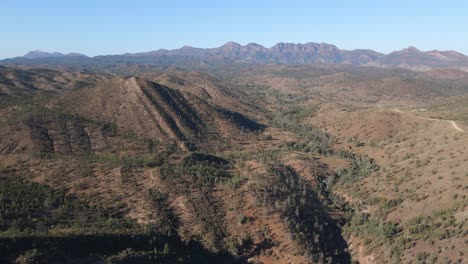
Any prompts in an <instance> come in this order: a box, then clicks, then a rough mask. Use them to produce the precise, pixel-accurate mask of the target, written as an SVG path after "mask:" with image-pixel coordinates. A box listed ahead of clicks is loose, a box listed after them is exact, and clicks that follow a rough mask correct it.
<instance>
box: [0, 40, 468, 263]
mask: <svg viewBox="0 0 468 264" xmlns="http://www.w3.org/2000/svg"><path fill="white" fill-rule="evenodd" d="M231 46H233V47H237V46H236V45H234V44H232V43H231ZM250 48H254V47H253V46H252V45H251V46H250ZM257 48H259V47H257ZM259 49H260V48H259ZM186 50H189V49H186ZM180 52H181V51H180ZM209 52H214V51H209ZM405 52H411V50H409V51H405ZM215 54H218V53H215ZM405 54H406V53H405ZM39 55H41V54H39ZM426 55H427V54H426ZM41 56H44V55H43V54H42V55H41ZM57 56H59V55H57ZM64 56H65V55H64ZM67 56H68V55H67ZM200 56H202V55H200ZM200 56H195V58H198V57H200ZM203 56H206V55H203ZM350 56H351V55H350ZM378 56H380V55H378ZM392 56H393V57H394V56H395V54H394V55H392ZM392 56H387V57H386V58H383V57H382V58H380V59H381V60H382V61H389V62H388V63H390V62H392V63H393V61H392V60H393V59H392ZM57 58H62V57H61V56H59V57H54V58H50V60H57ZM80 58H81V59H80V60H86V58H83V57H80ZM177 58H178V57H177ZM39 59H40V60H42V59H43V58H42V57H41V58H39ZM187 59H188V58H187V57H184V62H181V65H183V66H182V67H180V68H175V67H160V66H155V65H149V64H141V65H140V66H138V67H135V65H122V64H119V66H118V67H116V68H113V69H110V68H107V69H106V70H105V71H103V70H102V67H101V66H99V65H96V64H91V65H90V66H89V69H93V70H86V71H84V70H83V66H82V65H80V66H76V64H74V63H70V65H69V67H63V66H61V65H60V64H61V63H62V62H60V63H59V62H57V61H55V62H54V63H50V62H47V61H42V62H41V64H42V63H44V64H45V65H35V64H30V65H23V66H18V65H16V64H8V63H9V62H8V61H6V64H4V65H3V66H1V68H0V91H1V95H0V181H1V182H2V185H1V189H0V206H1V209H2V210H1V214H0V251H1V252H2V254H1V255H0V262H2V263H80V262H81V263H83V262H86V263H266V264H268V263H356V262H358V263H463V262H464V261H465V260H466V257H465V256H466V255H467V254H468V250H467V247H466V241H467V237H466V236H467V234H468V232H467V230H468V228H467V217H468V215H467V206H468V198H467V196H466V195H467V188H468V185H467V183H468V133H467V131H468V121H467V119H466V118H465V117H466V115H467V114H468V104H467V103H468V101H467V100H464V99H463V98H466V95H467V94H468V86H467V85H466V84H467V82H466V80H467V79H468V73H466V72H463V71H460V70H458V69H451V68H444V69H443V70H440V69H433V70H429V71H424V72H419V71H411V70H408V69H401V68H382V67H363V66H362V65H342V64H304V65H302V64H297V65H288V64H256V63H251V64H250V63H247V64H242V65H236V64H231V63H228V64H216V65H214V66H213V65H204V66H203V67H199V65H198V66H195V67H193V65H192V64H191V63H187V62H186V60H187ZM391 59H392V60H391ZM278 60H279V59H278ZM275 62H277V61H276V59H275ZM94 66H96V67H94ZM104 68H105V67H104ZM447 76H450V78H447Z"/></svg>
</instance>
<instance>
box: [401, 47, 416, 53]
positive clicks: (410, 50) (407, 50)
mask: <svg viewBox="0 0 468 264" xmlns="http://www.w3.org/2000/svg"><path fill="white" fill-rule="evenodd" d="M400 52H418V53H419V52H421V51H420V50H419V49H417V48H416V47H415V46H409V47H408V48H406V49H402V50H401V51H400Z"/></svg>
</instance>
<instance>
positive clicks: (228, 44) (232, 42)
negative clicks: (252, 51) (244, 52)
mask: <svg viewBox="0 0 468 264" xmlns="http://www.w3.org/2000/svg"><path fill="white" fill-rule="evenodd" d="M223 46H224V47H242V45H241V44H239V43H237V42H234V41H229V42H228V43H226V44H224V45H223Z"/></svg>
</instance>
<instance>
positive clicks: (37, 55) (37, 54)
mask: <svg viewBox="0 0 468 264" xmlns="http://www.w3.org/2000/svg"><path fill="white" fill-rule="evenodd" d="M65 56H67V57H87V56H86V55H83V54H81V53H76V52H72V53H68V54H66V55H65V54H63V53H60V52H52V53H49V52H45V51H42V50H33V51H30V52H28V53H26V54H25V55H24V56H23V58H27V59H44V58H57V57H65Z"/></svg>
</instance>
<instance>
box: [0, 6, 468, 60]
mask: <svg viewBox="0 0 468 264" xmlns="http://www.w3.org/2000/svg"><path fill="white" fill-rule="evenodd" d="M384 2H385V3H384ZM0 25H1V38H0V58H6V57H14V56H20V55H23V54H25V53H26V52H28V51H30V50H36V49H39V50H44V51H49V52H50V51H59V52H64V53H68V52H72V51H74V52H81V53H84V54H87V55H98V54H121V53H125V52H140V51H150V50H156V49H159V48H168V49H172V48H179V47H181V46H184V45H191V46H196V47H217V46H220V45H222V44H224V43H225V42H228V41H236V42H239V43H241V44H247V43H249V42H255V43H259V44H261V45H264V46H267V47H270V46H272V45H274V44H275V43H277V42H295V43H298V42H300V43H305V42H325V43H331V44H335V45H337V46H338V47H339V48H343V49H355V48H371V49H374V50H377V51H381V52H390V51H393V50H397V49H402V48H405V47H407V46H409V45H414V46H416V47H418V48H419V49H422V50H432V49H440V50H449V49H453V50H457V51H460V52H463V53H465V54H468V1H466V0H459V1H451V0H445V1H442V0H441V1H431V0H426V1H419V0H413V1H412V0H405V1H403V0H388V1H387V0H385V1H380V0H373V1H365V0H343V1H332V0H329V1H324V0H320V1H311V0H286V1H284V0H282V1H275V0H270V1H255V0H250V1H246V0H237V1H221V0H216V1H214V0H213V1H203V0H198V1H197V0H192V1H182V0H171V1H158V0H154V1H150V0H129V1H119V0H114V1H104V0H79V1H78V0H60V1H58V0H41V1H40V0H0Z"/></svg>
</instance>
